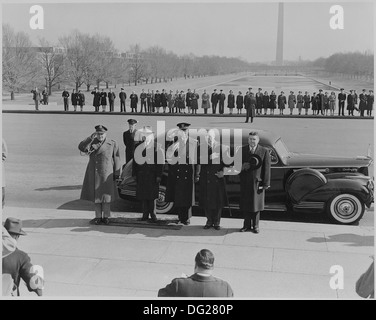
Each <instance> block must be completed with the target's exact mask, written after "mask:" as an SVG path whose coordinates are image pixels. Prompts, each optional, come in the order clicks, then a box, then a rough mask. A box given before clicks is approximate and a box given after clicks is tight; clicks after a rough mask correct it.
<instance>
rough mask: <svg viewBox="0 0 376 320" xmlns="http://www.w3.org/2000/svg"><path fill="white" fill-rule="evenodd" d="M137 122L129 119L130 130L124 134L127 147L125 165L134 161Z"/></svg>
mask: <svg viewBox="0 0 376 320" xmlns="http://www.w3.org/2000/svg"><path fill="white" fill-rule="evenodd" d="M137 122H138V121H137V120H134V119H128V125H129V129H128V130H127V131H124V132H123V142H124V145H125V164H127V163H128V162H129V161H131V160H132V159H133V154H134V148H135V141H134V137H135V134H136V132H137V129H136V124H137Z"/></svg>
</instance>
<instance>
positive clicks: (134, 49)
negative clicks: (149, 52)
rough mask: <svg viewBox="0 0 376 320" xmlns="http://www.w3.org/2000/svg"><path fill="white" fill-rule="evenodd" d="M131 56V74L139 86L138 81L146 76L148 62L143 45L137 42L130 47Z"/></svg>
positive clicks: (135, 83) (131, 77)
mask: <svg viewBox="0 0 376 320" xmlns="http://www.w3.org/2000/svg"><path fill="white" fill-rule="evenodd" d="M130 54H131V57H130V58H129V76H130V79H131V80H132V81H133V82H134V85H135V86H137V82H138V81H139V80H141V79H142V78H144V77H145V74H146V63H145V58H144V52H142V50H141V47H140V46H139V45H138V44H136V45H133V46H131V48H130Z"/></svg>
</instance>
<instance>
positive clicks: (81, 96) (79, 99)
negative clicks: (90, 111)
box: [78, 92, 85, 106]
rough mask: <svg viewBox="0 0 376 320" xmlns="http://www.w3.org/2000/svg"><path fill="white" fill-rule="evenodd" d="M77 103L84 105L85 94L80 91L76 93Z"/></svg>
mask: <svg viewBox="0 0 376 320" xmlns="http://www.w3.org/2000/svg"><path fill="white" fill-rule="evenodd" d="M78 104H79V105H80V106H84V105H85V95H84V94H83V93H82V92H81V93H79V94H78Z"/></svg>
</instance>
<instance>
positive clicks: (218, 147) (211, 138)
mask: <svg viewBox="0 0 376 320" xmlns="http://www.w3.org/2000/svg"><path fill="white" fill-rule="evenodd" d="M203 148H206V150H207V158H206V159H204V156H203V152H204V151H203ZM199 152H200V159H199V163H200V164H199V165H198V168H197V173H198V178H199V181H200V184H199V191H200V192H199V194H200V196H199V205H200V207H201V208H203V209H204V211H205V216H206V219H207V221H206V224H205V226H204V229H209V228H211V227H214V229H215V230H220V229H221V227H220V222H221V216H222V210H223V207H224V206H225V205H226V204H227V203H226V202H227V196H226V185H225V178H224V168H225V167H226V166H227V165H226V164H225V162H224V157H223V155H227V156H228V155H229V147H228V146H225V145H222V144H220V143H219V137H218V138H216V134H215V131H214V130H209V131H208V134H207V136H206V143H205V142H202V143H200V151H199Z"/></svg>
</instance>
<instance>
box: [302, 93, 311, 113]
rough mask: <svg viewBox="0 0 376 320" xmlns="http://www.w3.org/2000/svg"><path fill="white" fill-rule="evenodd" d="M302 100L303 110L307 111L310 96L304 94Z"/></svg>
mask: <svg viewBox="0 0 376 320" xmlns="http://www.w3.org/2000/svg"><path fill="white" fill-rule="evenodd" d="M303 100H304V109H307V110H308V109H309V108H310V104H311V96H310V95H309V94H305V95H304V97H303Z"/></svg>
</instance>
